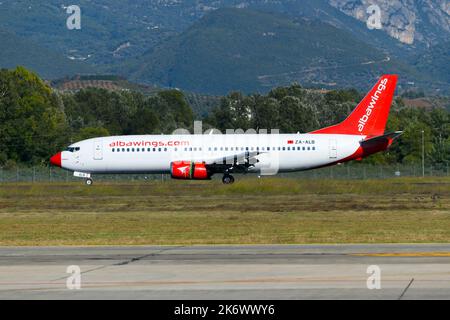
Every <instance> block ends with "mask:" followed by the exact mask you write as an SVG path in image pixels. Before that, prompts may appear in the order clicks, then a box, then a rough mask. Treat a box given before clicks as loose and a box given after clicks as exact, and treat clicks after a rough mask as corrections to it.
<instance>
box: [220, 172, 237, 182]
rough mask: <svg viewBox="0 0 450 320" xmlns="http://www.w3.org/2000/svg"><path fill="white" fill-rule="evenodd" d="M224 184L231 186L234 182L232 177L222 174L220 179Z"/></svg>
mask: <svg viewBox="0 0 450 320" xmlns="http://www.w3.org/2000/svg"><path fill="white" fill-rule="evenodd" d="M222 182H223V183H224V184H232V183H233V182H234V177H233V176H232V175H231V174H228V173H226V174H224V175H223V178H222Z"/></svg>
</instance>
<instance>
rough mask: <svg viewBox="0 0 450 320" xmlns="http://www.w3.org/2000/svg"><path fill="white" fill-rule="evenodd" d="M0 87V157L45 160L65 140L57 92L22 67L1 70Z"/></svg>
mask: <svg viewBox="0 0 450 320" xmlns="http://www.w3.org/2000/svg"><path fill="white" fill-rule="evenodd" d="M0 88H2V94H1V95H0V148H1V150H2V151H1V152H2V156H1V157H0V161H2V162H4V161H6V159H9V160H12V161H16V162H27V163H33V164H36V163H46V161H47V160H48V157H49V156H50V155H51V154H53V153H54V152H56V151H57V150H59V149H60V148H61V146H62V145H64V142H65V141H66V140H67V128H68V126H67V122H66V118H65V115H64V112H63V110H62V108H61V105H60V103H59V100H58V98H57V96H56V95H55V94H53V93H52V91H51V89H50V88H49V87H48V86H47V85H46V84H44V82H43V81H42V80H41V79H39V77H38V76H37V75H36V74H34V73H32V72H30V71H28V70H26V69H25V68H23V67H18V68H16V69H15V70H11V71H8V70H1V71H0Z"/></svg>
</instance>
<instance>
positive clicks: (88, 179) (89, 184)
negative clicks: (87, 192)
mask: <svg viewBox="0 0 450 320" xmlns="http://www.w3.org/2000/svg"><path fill="white" fill-rule="evenodd" d="M84 183H86V185H87V186H92V184H93V183H94V180H92V179H91V178H87V179H86V180H85V181H84Z"/></svg>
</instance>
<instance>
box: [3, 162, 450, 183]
mask: <svg viewBox="0 0 450 320" xmlns="http://www.w3.org/2000/svg"><path fill="white" fill-rule="evenodd" d="M422 174H423V172H422V166H406V165H391V166H383V165H345V164H343V165H337V166H332V167H326V168H321V169H315V170H308V171H300V172H292V173H282V174H279V175H278V176H281V177H286V178H293V179H295V178H298V179H386V178H394V177H422ZM247 176H248V177H251V176H253V177H254V175H250V174H249V175H247ZM424 176H425V177H448V176H449V168H448V166H446V167H443V168H442V167H441V168H436V167H433V166H426V167H425V172H424ZM214 178H215V179H220V178H221V175H220V174H216V175H214ZM239 178H242V176H241V177H239ZM93 179H94V180H96V181H111V182H114V181H117V182H120V181H122V182H123V181H155V180H158V181H166V180H169V179H170V176H169V175H168V174H113V175H111V174H98V175H93ZM71 181H82V180H81V179H80V178H77V177H74V176H73V174H72V172H69V171H66V170H62V169H60V168H56V167H17V168H14V169H6V168H0V183H14V182H71Z"/></svg>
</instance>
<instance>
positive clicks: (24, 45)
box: [0, 30, 93, 79]
mask: <svg viewBox="0 0 450 320" xmlns="http://www.w3.org/2000/svg"><path fill="white" fill-rule="evenodd" d="M18 65H21V66H25V67H27V68H29V69H31V70H33V71H35V72H37V73H38V74H39V75H40V76H42V77H44V78H46V79H54V78H61V77H64V76H67V75H72V74H75V73H92V72H93V68H92V67H90V66H87V65H85V64H84V63H81V62H77V61H71V60H69V59H67V58H66V57H64V56H63V55H61V54H58V53H55V52H52V51H51V50H48V49H46V48H44V47H42V46H40V45H38V44H36V43H34V42H32V41H29V40H26V39H22V38H20V37H18V36H16V35H14V34H11V33H9V32H5V31H2V30H0V68H14V67H16V66H18Z"/></svg>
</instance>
